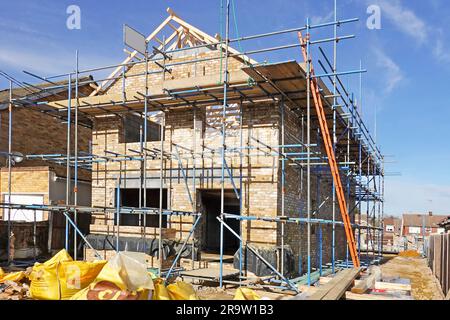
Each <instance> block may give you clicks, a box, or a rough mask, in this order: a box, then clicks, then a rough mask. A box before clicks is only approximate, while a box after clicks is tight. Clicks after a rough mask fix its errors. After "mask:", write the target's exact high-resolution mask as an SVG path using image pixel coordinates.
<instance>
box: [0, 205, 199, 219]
mask: <svg viewBox="0 0 450 320" xmlns="http://www.w3.org/2000/svg"><path fill="white" fill-rule="evenodd" d="M0 208H5V209H14V210H37V211H61V212H69V213H73V212H84V213H98V212H102V213H117V208H111V207H82V206H50V205H41V204H39V205H38V204H14V203H0ZM120 214H148V215H159V208H133V207H120ZM161 214H162V215H165V216H201V213H200V212H192V211H177V210H163V211H162V212H161Z"/></svg>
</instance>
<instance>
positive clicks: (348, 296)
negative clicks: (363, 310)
mask: <svg viewBox="0 0 450 320" xmlns="http://www.w3.org/2000/svg"><path fill="white" fill-rule="evenodd" d="M345 299H346V300H402V299H400V298H397V297H393V296H388V295H381V294H357V293H353V292H350V291H347V292H346V293H345Z"/></svg>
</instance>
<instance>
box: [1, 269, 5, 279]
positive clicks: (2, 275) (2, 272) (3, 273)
mask: <svg viewBox="0 0 450 320" xmlns="http://www.w3.org/2000/svg"><path fill="white" fill-rule="evenodd" d="M4 276H5V271H3V269H2V268H0V280H2V278H3V277H4Z"/></svg>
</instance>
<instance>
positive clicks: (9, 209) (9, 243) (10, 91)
mask: <svg viewBox="0 0 450 320" xmlns="http://www.w3.org/2000/svg"><path fill="white" fill-rule="evenodd" d="M12 90H13V85H12V81H9V105H8V203H11V188H12V185H11V184H12V174H11V170H12V168H11V167H12V159H11V157H12V121H13V102H12V99H13V95H12ZM11 231H12V230H11V206H9V208H8V265H9V264H10V263H12V262H13V260H14V257H12V256H11V238H12V232H11Z"/></svg>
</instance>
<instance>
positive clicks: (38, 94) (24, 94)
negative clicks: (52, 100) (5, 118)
mask: <svg viewBox="0 0 450 320" xmlns="http://www.w3.org/2000/svg"><path fill="white" fill-rule="evenodd" d="M92 80H93V78H92V76H83V77H79V78H78V82H79V83H81V85H80V87H86V86H89V85H87V84H84V85H83V83H84V82H89V81H92ZM75 82H76V81H75V79H74V80H72V84H73V85H75ZM68 83H69V81H68V80H61V81H55V82H52V83H50V82H44V83H38V84H33V85H28V86H24V87H19V88H17V87H16V88H13V90H12V98H13V99H24V98H26V99H27V100H31V101H39V100H43V99H45V98H47V97H49V96H55V95H56V96H57V95H58V94H60V93H63V92H64V93H65V92H66V91H67V87H64V86H67V84H68ZM92 84H93V86H92V88H91V89H90V90H89V92H90V91H93V90H94V87H96V85H95V83H92ZM8 105H9V88H8V89H3V90H0V110H4V109H6V108H8Z"/></svg>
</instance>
